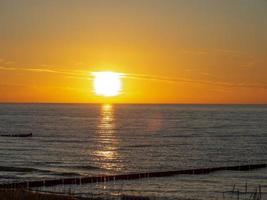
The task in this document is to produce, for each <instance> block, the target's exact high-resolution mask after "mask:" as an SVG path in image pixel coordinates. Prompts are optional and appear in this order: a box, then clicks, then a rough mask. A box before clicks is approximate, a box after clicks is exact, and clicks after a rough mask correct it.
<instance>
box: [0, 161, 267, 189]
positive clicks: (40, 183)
mask: <svg viewBox="0 0 267 200" xmlns="http://www.w3.org/2000/svg"><path fill="white" fill-rule="evenodd" d="M265 167H267V164H254V165H240V166H228V167H213V168H199V169H187V170H175V171H163V172H144V173H132V174H121V175H102V176H85V177H78V178H64V179H54V180H42V181H25V182H18V183H4V184H0V189H11V188H33V187H44V186H45V187H49V186H56V185H70V184H76V185H80V184H88V183H99V182H108V181H116V180H134V179H141V178H152V177H167V176H174V175H181V174H192V175H193V174H208V173H211V172H216V171H222V170H234V171H249V170H253V169H260V168H265Z"/></svg>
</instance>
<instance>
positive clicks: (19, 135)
mask: <svg viewBox="0 0 267 200" xmlns="http://www.w3.org/2000/svg"><path fill="white" fill-rule="evenodd" d="M0 137H32V133H23V134H1V135H0Z"/></svg>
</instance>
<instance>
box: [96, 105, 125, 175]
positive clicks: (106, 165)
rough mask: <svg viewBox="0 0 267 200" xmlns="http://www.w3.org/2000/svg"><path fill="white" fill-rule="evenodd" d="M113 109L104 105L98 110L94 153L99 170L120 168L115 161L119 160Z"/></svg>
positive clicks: (116, 169)
mask: <svg viewBox="0 0 267 200" xmlns="http://www.w3.org/2000/svg"><path fill="white" fill-rule="evenodd" d="M115 126H116V124H115V118H114V107H113V106H112V105H111V104H104V105H102V106H101V110H100V121H99V124H98V133H97V134H98V137H99V148H98V149H97V150H96V151H95V152H94V155H95V156H96V157H97V159H98V161H99V163H100V164H101V166H100V167H101V168H103V169H106V170H114V171H118V170H120V169H121V166H119V165H118V162H116V160H117V159H118V158H119V155H118V152H117V148H118V143H119V140H118V138H117V135H116V132H115Z"/></svg>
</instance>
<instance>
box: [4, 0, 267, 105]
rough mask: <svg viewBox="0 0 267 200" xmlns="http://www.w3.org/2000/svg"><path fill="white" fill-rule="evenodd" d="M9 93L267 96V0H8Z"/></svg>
mask: <svg viewBox="0 0 267 200" xmlns="http://www.w3.org/2000/svg"><path fill="white" fill-rule="evenodd" d="M102 70H103V71H115V72H119V73H123V74H124V77H123V80H122V81H123V90H122V93H121V95H120V96H118V97H112V98H103V97H97V96H96V95H95V94H94V92H93V83H92V77H91V76H90V74H91V73H92V72H95V71H102ZM0 102H69V103H72V102H77V103H80V102H81V103H87V102H88V103H96V102H114V103H267V1H266V0H164V1H163V0H131V1H130V0H128V1H127V0H120V1H119V0H105V1H104V0H75V1H68V0H65V1H63V0H46V1H43V0H0Z"/></svg>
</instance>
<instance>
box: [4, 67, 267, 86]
mask: <svg viewBox="0 0 267 200" xmlns="http://www.w3.org/2000/svg"><path fill="white" fill-rule="evenodd" d="M51 67H52V66H51ZM0 70H6V71H30V72H37V73H43V72H44V73H53V74H60V75H63V76H66V77H69V78H76V79H88V80H90V79H93V77H94V75H93V73H94V71H90V70H88V71H85V70H84V71H82V70H55V69H47V68H35V67H6V66H0ZM121 77H122V78H129V79H140V80H146V81H161V82H167V83H178V82H184V83H198V84H203V85H213V86H222V87H239V88H261V89H267V84H265V83H251V84H248V83H230V82H220V81H210V80H195V79H189V78H176V77H167V76H158V75H148V74H134V73H121Z"/></svg>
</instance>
